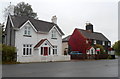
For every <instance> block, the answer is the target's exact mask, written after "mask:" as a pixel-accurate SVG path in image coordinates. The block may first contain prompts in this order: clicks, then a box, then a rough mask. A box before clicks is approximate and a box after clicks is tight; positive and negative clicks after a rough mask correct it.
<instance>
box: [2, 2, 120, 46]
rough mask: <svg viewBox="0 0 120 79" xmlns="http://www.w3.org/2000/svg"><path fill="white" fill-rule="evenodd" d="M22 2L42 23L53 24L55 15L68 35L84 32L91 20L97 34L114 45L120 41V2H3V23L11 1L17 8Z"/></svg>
mask: <svg viewBox="0 0 120 79" xmlns="http://www.w3.org/2000/svg"><path fill="white" fill-rule="evenodd" d="M22 1H23V2H25V3H29V4H30V5H32V8H33V10H34V12H36V13H37V14H38V17H39V19H40V20H44V21H49V22H51V17H52V16H54V15H56V16H57V18H58V19H57V24H58V25H59V27H60V28H61V29H62V31H63V32H64V33H65V36H67V35H70V34H72V32H73V30H74V29H75V28H80V29H85V23H86V22H87V21H89V22H91V23H92V24H93V25H94V31H96V32H101V33H103V34H104V35H105V36H106V37H107V38H108V39H109V40H111V42H112V44H113V43H114V42H115V41H117V40H118V1H119V0H1V1H0V17H1V18H0V23H1V22H4V18H3V10H4V8H5V7H7V6H8V5H9V4H10V2H11V4H12V5H16V4H17V3H19V2H22ZM65 36H63V37H65Z"/></svg>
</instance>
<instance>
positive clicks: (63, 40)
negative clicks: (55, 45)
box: [62, 35, 71, 42]
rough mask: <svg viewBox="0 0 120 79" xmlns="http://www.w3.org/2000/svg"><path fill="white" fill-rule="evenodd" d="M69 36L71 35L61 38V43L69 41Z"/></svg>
mask: <svg viewBox="0 0 120 79" xmlns="http://www.w3.org/2000/svg"><path fill="white" fill-rule="evenodd" d="M70 36H71V35H68V36H67V37H65V38H63V39H62V42H68V41H69V39H70Z"/></svg>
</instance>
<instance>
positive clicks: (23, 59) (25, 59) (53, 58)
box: [17, 55, 70, 62]
mask: <svg viewBox="0 0 120 79" xmlns="http://www.w3.org/2000/svg"><path fill="white" fill-rule="evenodd" d="M69 60H70V55H54V56H22V57H18V58H17V62H49V61H69Z"/></svg>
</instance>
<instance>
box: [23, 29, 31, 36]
mask: <svg viewBox="0 0 120 79" xmlns="http://www.w3.org/2000/svg"><path fill="white" fill-rule="evenodd" d="M30 29H31V28H30V27H25V30H24V35H29V36H30Z"/></svg>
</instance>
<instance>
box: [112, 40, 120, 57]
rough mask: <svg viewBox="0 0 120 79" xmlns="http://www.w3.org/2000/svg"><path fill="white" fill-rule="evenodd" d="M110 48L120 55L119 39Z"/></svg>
mask: <svg viewBox="0 0 120 79" xmlns="http://www.w3.org/2000/svg"><path fill="white" fill-rule="evenodd" d="M112 48H113V49H114V50H115V53H116V54H118V55H120V40H119V41H117V42H115V43H114V44H113V46H112Z"/></svg>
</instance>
